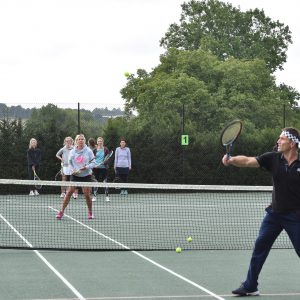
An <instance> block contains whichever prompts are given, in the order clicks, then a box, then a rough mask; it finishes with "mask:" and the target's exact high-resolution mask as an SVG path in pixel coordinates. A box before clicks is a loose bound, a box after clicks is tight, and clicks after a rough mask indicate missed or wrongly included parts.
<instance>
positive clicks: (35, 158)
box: [27, 138, 42, 196]
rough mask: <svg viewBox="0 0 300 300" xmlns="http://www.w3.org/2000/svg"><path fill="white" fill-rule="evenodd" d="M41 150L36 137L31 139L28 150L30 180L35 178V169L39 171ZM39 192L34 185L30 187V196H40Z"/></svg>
mask: <svg viewBox="0 0 300 300" xmlns="http://www.w3.org/2000/svg"><path fill="white" fill-rule="evenodd" d="M41 158H42V157H41V150H40V149H39V148H38V147H37V140H36V139H35V138H32V139H30V141H29V147H28V150H27V165H28V176H29V180H33V178H34V173H33V171H34V170H35V172H36V173H38V171H39V167H40V163H41ZM38 195H39V192H38V191H37V190H36V188H35V187H34V186H31V187H30V192H29V196H38Z"/></svg>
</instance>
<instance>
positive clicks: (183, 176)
mask: <svg viewBox="0 0 300 300" xmlns="http://www.w3.org/2000/svg"><path fill="white" fill-rule="evenodd" d="M202 113H203V114H205V113H204V112H202ZM287 116H288V111H287V110H286V108H284V110H283V114H282V118H283V119H282V122H288V117H287ZM135 119H136V120H135ZM137 119H138V118H135V117H134V116H131V117H128V116H125V114H124V110H123V109H122V108H109V106H107V107H106V106H105V105H101V106H99V107H97V105H95V104H91V105H87V104H85V105H81V104H79V103H76V104H74V107H73V108H63V107H58V106H57V105H52V104H48V105H45V106H43V107H41V108H38V109H24V108H22V107H21V106H17V107H7V106H6V105H0V139H1V146H0V167H1V170H2V175H1V177H2V178H18V179H27V178H28V175H27V158H26V150H27V149H28V143H29V140H30V138H31V137H35V138H36V139H37V140H38V146H39V148H40V149H41V152H42V163H41V169H40V172H41V174H40V177H41V178H42V179H45V180H54V177H55V174H56V173H57V171H58V170H59V168H60V162H59V160H58V159H57V158H56V156H55V155H56V153H57V151H58V150H59V149H60V148H61V147H62V146H63V140H64V138H65V137H66V136H71V137H73V138H74V137H75V135H76V134H77V133H79V132H80V133H83V134H84V135H85V137H86V139H87V140H88V139H89V138H94V139H95V140H96V139H97V137H99V136H102V137H103V138H104V140H105V144H106V146H107V147H108V148H110V149H113V150H115V149H116V148H117V147H118V146H119V139H120V137H124V138H125V139H126V140H127V146H128V147H129V148H130V150H131V155H132V170H131V172H130V181H131V182H144V183H189V184H239V185H248V184H256V185H264V184H266V185H269V184H271V182H270V178H269V175H267V174H266V173H264V172H261V171H260V170H249V169H237V168H234V169H233V168H225V167H224V166H223V165H222V163H221V158H222V156H223V154H224V148H223V147H222V145H221V143H220V136H219V134H220V129H221V128H222V126H223V124H222V123H220V122H219V123H218V122H216V121H214V122H212V121H211V119H210V116H209V115H207V116H206V117H205V118H203V116H202V117H201V120H200V118H199V112H197V111H195V109H194V107H188V106H182V108H181V109H180V110H179V111H177V112H176V115H175V116H174V118H173V119H172V122H169V123H166V120H164V118H163V117H162V118H161V119H155V118H153V120H154V121H153V122H152V123H150V125H149V124H145V123H141V122H140V121H139V122H137ZM213 119H214V120H216V119H217V118H216V117H214V118H213ZM198 120H199V121H198ZM278 123H279V124H278V127H277V128H273V127H271V128H267V129H264V130H262V131H261V132H260V134H259V135H255V134H251V132H249V130H248V129H247V128H245V130H244V131H245V133H243V134H242V135H241V137H240V139H239V140H238V141H237V143H236V144H235V145H234V148H233V153H235V154H237V153H243V154H245V155H253V156H255V155H258V154H260V153H263V152H265V151H268V150H270V151H271V150H272V148H273V146H274V143H275V141H276V137H277V135H278V133H279V130H280V128H281V127H282V124H280V123H281V122H280V120H279V121H278ZM166 124H167V125H166ZM109 175H110V176H109V177H110V180H112V179H113V178H114V171H113V167H112V166H111V167H110V170H109Z"/></svg>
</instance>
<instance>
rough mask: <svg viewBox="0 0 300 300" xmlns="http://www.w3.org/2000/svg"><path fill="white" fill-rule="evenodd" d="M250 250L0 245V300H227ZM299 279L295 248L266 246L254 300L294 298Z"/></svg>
mask: <svg viewBox="0 0 300 300" xmlns="http://www.w3.org/2000/svg"><path fill="white" fill-rule="evenodd" d="M250 255H251V252H250V251H248V250H238V251H233V250H231V251H223V250H221V251H218V250H211V251H209V250H208V251H206V250H204V251H199V250H186V251H183V252H181V253H176V252H175V251H142V252H134V251H99V252H86V251H83V252H77V251H72V252H71V251H32V250H0V266H1V267H0V278H1V280H0V281H1V284H0V299H1V300H17V299H18V300H19V299H22V300H24V299H27V300H29V299H30V300H33V299H34V300H36V299H55V300H61V299H68V300H71V299H81V300H84V299H86V300H92V299H93V300H96V299H105V300H112V299H120V300H121V299H156V300H157V299H203V300H204V299H232V295H231V289H233V288H236V287H237V286H238V285H239V284H240V281H241V280H243V279H244V276H245V275H246V271H247V267H248V262H249V259H250ZM41 258H42V259H41ZM299 278H300V263H299V258H298V257H297V255H296V254H295V252H294V251H293V250H291V249H289V250H277V249H274V250H272V251H271V253H270V255H269V257H268V259H267V261H266V264H265V266H264V268H263V271H262V273H261V277H260V286H259V288H260V292H261V294H262V295H261V296H260V297H259V299H261V300H267V299H268V300H271V299H272V300H277V299H280V300H283V299H288V300H292V299H299V298H300V285H299ZM209 293H210V294H209Z"/></svg>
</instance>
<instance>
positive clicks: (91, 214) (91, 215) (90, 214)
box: [88, 211, 94, 220]
mask: <svg viewBox="0 0 300 300" xmlns="http://www.w3.org/2000/svg"><path fill="white" fill-rule="evenodd" d="M88 219H90V220H91V219H94V215H93V213H92V212H91V211H89V212H88Z"/></svg>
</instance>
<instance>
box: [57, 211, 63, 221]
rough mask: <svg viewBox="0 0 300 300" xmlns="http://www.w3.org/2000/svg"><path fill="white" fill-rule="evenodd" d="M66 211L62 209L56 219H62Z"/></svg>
mask: <svg viewBox="0 0 300 300" xmlns="http://www.w3.org/2000/svg"><path fill="white" fill-rule="evenodd" d="M63 215H64V213H63V212H62V211H60V212H59V213H58V214H57V215H56V219H58V220H60V219H61V218H62V217H63Z"/></svg>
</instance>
